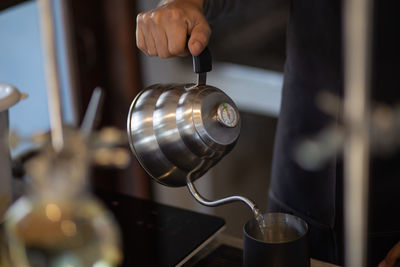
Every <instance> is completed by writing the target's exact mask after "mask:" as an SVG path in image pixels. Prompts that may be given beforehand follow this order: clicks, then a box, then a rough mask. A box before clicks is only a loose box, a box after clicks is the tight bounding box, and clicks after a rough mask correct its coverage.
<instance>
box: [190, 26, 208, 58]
mask: <svg viewBox="0 0 400 267" xmlns="http://www.w3.org/2000/svg"><path fill="white" fill-rule="evenodd" d="M189 34H190V38H189V43H188V47H189V51H190V53H191V54H192V55H193V56H198V55H199V54H200V53H201V52H202V51H203V50H204V48H205V47H206V46H207V44H208V41H209V40H210V35H211V29H210V26H209V25H208V23H207V21H206V20H205V19H204V21H201V22H199V23H198V24H196V25H195V26H194V27H193V29H192V31H191V32H190V33H189Z"/></svg>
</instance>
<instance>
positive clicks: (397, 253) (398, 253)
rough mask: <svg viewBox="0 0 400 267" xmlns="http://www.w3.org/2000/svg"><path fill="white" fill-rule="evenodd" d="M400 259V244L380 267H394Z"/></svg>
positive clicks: (389, 253)
mask: <svg viewBox="0 0 400 267" xmlns="http://www.w3.org/2000/svg"><path fill="white" fill-rule="evenodd" d="M399 258H400V242H398V243H397V244H396V245H394V247H393V248H392V249H391V250H390V251H389V252H388V254H387V255H386V258H385V259H384V260H383V261H382V262H381V263H380V264H379V267H393V266H394V264H395V263H396V260H397V259H399Z"/></svg>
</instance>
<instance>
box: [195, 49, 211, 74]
mask: <svg viewBox="0 0 400 267" xmlns="http://www.w3.org/2000/svg"><path fill="white" fill-rule="evenodd" d="M192 58H193V71H194V72H195V73H206V72H209V71H211V70H212V58H211V52H210V49H208V46H206V48H204V50H203V52H201V53H200V55H198V56H193V57H192Z"/></svg>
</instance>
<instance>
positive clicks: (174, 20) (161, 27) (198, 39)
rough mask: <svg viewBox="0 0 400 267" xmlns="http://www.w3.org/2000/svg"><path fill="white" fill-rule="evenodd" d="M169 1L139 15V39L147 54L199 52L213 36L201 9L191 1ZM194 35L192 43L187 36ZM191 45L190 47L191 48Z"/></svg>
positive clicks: (140, 45)
mask: <svg viewBox="0 0 400 267" xmlns="http://www.w3.org/2000/svg"><path fill="white" fill-rule="evenodd" d="M183 3H186V4H180V5H177V4H171V5H169V4H166V5H162V6H160V7H158V8H156V9H154V10H151V11H148V12H143V13H140V14H139V15H138V16H137V28H136V42H137V46H138V48H139V49H140V50H142V51H143V52H144V53H145V54H146V55H148V56H159V57H161V58H168V57H173V56H186V55H188V54H189V50H190V52H191V53H192V54H193V55H198V54H200V53H201V51H202V50H203V49H204V48H205V46H206V45H207V43H208V40H209V37H210V33H211V30H210V27H209V25H208V23H207V21H206V19H205V18H204V15H203V14H202V11H201V9H199V8H198V7H196V6H194V5H190V4H188V3H189V2H183ZM188 35H191V37H190V40H189V43H188V42H187V36H188ZM188 48H189V49H188Z"/></svg>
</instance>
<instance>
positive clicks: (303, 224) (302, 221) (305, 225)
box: [243, 212, 309, 244]
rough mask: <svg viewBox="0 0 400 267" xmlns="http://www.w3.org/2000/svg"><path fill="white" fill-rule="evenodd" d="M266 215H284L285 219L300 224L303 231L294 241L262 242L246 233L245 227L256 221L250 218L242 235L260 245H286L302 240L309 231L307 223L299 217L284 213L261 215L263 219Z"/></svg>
mask: <svg viewBox="0 0 400 267" xmlns="http://www.w3.org/2000/svg"><path fill="white" fill-rule="evenodd" d="M266 215H284V216H287V217H291V218H293V219H295V220H296V221H298V222H300V223H301V224H302V226H303V227H304V230H305V231H304V233H302V234H301V235H300V236H299V237H298V238H294V239H291V240H287V241H279V242H271V241H264V240H261V239H258V238H255V237H253V236H252V235H250V234H249V233H248V232H247V231H246V226H247V225H248V224H249V223H251V222H254V221H256V219H255V218H251V219H250V220H248V221H247V222H246V223H245V224H244V226H243V233H244V235H245V236H247V237H248V238H250V239H251V240H254V241H257V242H260V243H264V244H286V243H291V242H295V241H297V240H300V239H301V238H304V237H305V236H306V235H307V233H308V231H309V227H308V223H307V222H306V221H305V220H303V219H302V218H300V217H298V216H296V215H293V214H289V213H284V212H267V213H264V214H263V216H264V218H265V216H266Z"/></svg>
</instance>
